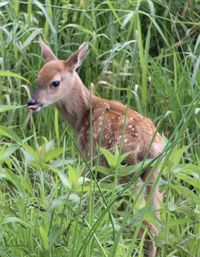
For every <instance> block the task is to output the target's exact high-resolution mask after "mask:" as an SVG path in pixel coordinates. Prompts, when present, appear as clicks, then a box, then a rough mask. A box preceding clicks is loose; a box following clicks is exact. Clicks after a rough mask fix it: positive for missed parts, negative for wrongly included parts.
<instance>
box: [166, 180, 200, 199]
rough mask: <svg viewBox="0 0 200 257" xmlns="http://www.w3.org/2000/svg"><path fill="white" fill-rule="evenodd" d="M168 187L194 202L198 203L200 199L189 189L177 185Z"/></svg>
mask: <svg viewBox="0 0 200 257" xmlns="http://www.w3.org/2000/svg"><path fill="white" fill-rule="evenodd" d="M170 188H172V189H174V190H175V191H176V192H177V193H178V194H180V195H181V196H184V197H185V198H186V199H188V198H190V200H192V201H193V202H194V203H196V204H200V199H199V198H198V197H197V195H196V194H195V193H193V192H192V191H191V190H190V189H188V188H186V187H183V186H179V185H170Z"/></svg>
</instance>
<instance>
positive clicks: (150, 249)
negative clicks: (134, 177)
mask: <svg viewBox="0 0 200 257" xmlns="http://www.w3.org/2000/svg"><path fill="white" fill-rule="evenodd" d="M149 172H153V174H151V175H150V179H149V181H148V183H147V187H146V192H145V193H146V198H147V197H148V196H149V194H150V192H151V190H152V187H153V184H154V183H155V180H156V177H157V175H158V170H151V169H150V168H148V169H147V170H146V171H145V173H144V174H143V175H142V176H141V178H142V180H143V182H145V180H146V179H147V177H148V174H149ZM162 201H163V195H162V193H160V191H159V187H158V186H157V185H156V187H155V189H154V192H153V196H152V199H151V203H152V205H153V206H154V207H155V209H156V212H155V217H156V218H157V219H158V220H160V204H161V202H162ZM144 224H145V225H146V226H147V227H148V231H149V232H150V235H152V236H154V235H158V233H159V230H160V229H159V227H156V226H154V225H153V224H151V223H149V222H148V221H144ZM150 235H149V236H148V238H147V244H146V250H147V256H148V257H155V256H156V251H157V249H156V246H155V242H154V240H153V239H152V238H151V236H150Z"/></svg>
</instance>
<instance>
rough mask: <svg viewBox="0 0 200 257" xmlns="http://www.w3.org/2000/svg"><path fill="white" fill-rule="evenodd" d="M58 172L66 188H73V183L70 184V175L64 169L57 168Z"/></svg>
mask: <svg viewBox="0 0 200 257" xmlns="http://www.w3.org/2000/svg"><path fill="white" fill-rule="evenodd" d="M56 173H57V174H58V176H59V178H60V180H61V181H62V183H63V185H64V186H65V187H66V188H68V189H71V188H72V185H71V184H70V182H69V179H68V177H67V176H66V175H65V174H64V173H63V172H62V171H59V170H57V171H56Z"/></svg>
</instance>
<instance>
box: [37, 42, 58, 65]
mask: <svg viewBox="0 0 200 257" xmlns="http://www.w3.org/2000/svg"><path fill="white" fill-rule="evenodd" d="M39 42H40V47H41V51H42V56H43V58H44V60H45V61H46V62H50V61H54V60H57V57H56V56H55V54H54V53H53V52H52V50H51V48H50V47H49V46H48V45H47V44H45V43H44V41H42V39H39Z"/></svg>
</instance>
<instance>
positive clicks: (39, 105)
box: [28, 104, 43, 112]
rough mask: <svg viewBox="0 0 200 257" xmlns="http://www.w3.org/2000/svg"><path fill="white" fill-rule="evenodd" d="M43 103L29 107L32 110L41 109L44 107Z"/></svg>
mask: <svg viewBox="0 0 200 257" xmlns="http://www.w3.org/2000/svg"><path fill="white" fill-rule="evenodd" d="M42 106H43V104H32V105H29V106H28V109H29V110H31V111H37V112H38V111H40V110H41V109H42Z"/></svg>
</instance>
